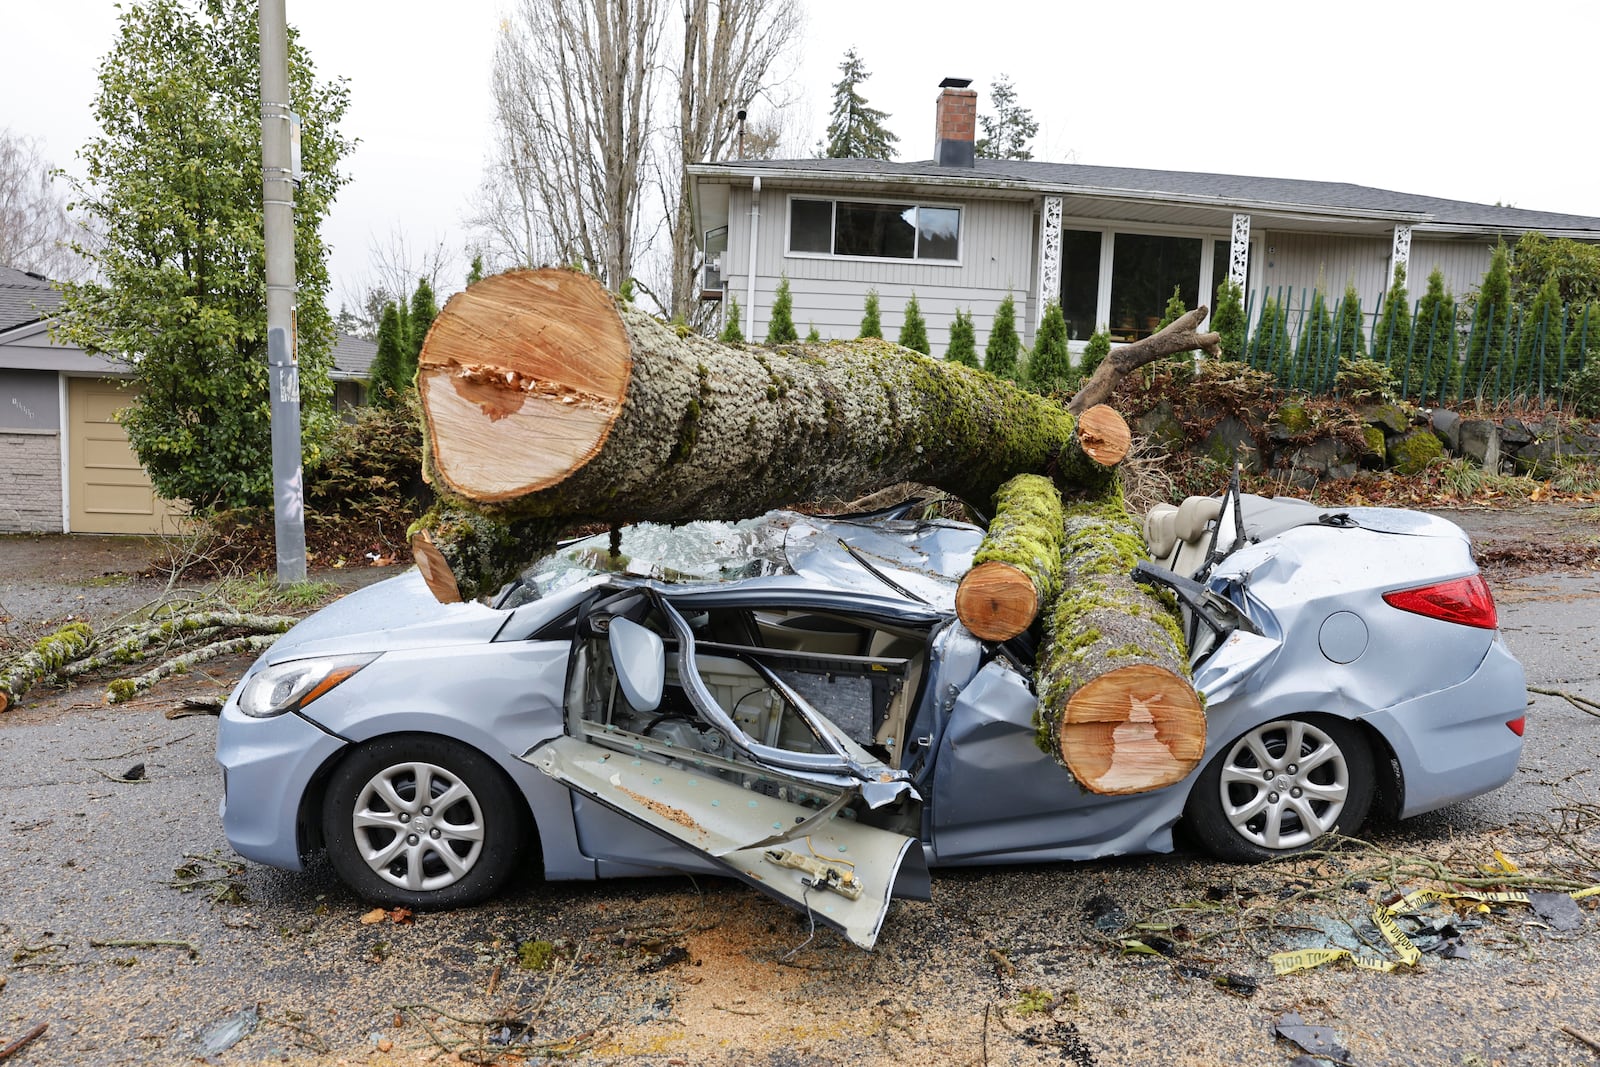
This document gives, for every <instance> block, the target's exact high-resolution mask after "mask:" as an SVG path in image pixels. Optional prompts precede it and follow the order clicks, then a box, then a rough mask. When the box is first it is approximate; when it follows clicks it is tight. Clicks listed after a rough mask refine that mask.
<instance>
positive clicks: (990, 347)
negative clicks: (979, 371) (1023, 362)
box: [983, 293, 1022, 381]
mask: <svg viewBox="0 0 1600 1067" xmlns="http://www.w3.org/2000/svg"><path fill="white" fill-rule="evenodd" d="M1021 354H1022V338H1020V337H1018V336H1017V305H1016V301H1014V300H1012V299H1011V294H1010V293H1007V294H1006V298H1005V299H1004V300H1002V301H1000V303H999V304H998V305H997V306H996V307H995V309H994V318H993V319H992V320H991V321H990V323H989V343H988V344H986V345H985V346H984V348H983V369H984V370H986V371H988V372H989V373H990V374H993V375H994V376H995V377H997V378H1009V379H1010V380H1012V381H1015V380H1016V378H1017V358H1018V357H1019V356H1020V355H1021Z"/></svg>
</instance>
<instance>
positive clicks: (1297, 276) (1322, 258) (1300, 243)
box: [1251, 230, 1416, 315]
mask: <svg viewBox="0 0 1600 1067" xmlns="http://www.w3.org/2000/svg"><path fill="white" fill-rule="evenodd" d="M1264 240H1265V245H1266V247H1262V245H1261V244H1260V243H1256V245H1255V247H1253V248H1252V249H1251V252H1252V253H1253V254H1254V255H1257V256H1260V257H1262V264H1261V266H1262V270H1261V273H1260V275H1259V276H1257V275H1256V273H1255V271H1253V270H1252V271H1251V275H1252V281H1254V280H1255V278H1256V277H1259V278H1260V281H1259V283H1258V284H1259V285H1260V286H1261V288H1262V289H1263V290H1264V291H1265V292H1266V295H1268V296H1276V295H1277V294H1278V288H1279V286H1282V287H1283V288H1284V292H1285V295H1287V294H1288V293H1290V292H1291V291H1292V292H1293V294H1294V298H1293V301H1292V303H1293V304H1294V306H1295V307H1299V306H1300V303H1301V298H1300V291H1301V290H1302V289H1304V290H1305V291H1306V293H1307V294H1308V296H1309V294H1310V291H1311V290H1312V289H1314V288H1317V287H1320V288H1321V289H1322V291H1323V293H1324V295H1326V297H1327V298H1328V302H1329V306H1330V308H1331V307H1332V305H1333V304H1334V303H1336V302H1337V301H1338V300H1340V299H1341V298H1342V297H1343V296H1344V289H1345V286H1346V285H1347V284H1351V283H1354V285H1355V287H1356V292H1357V293H1358V294H1359V295H1360V297H1361V306H1362V308H1363V309H1365V310H1366V312H1367V313H1368V314H1369V315H1370V314H1371V313H1372V309H1373V308H1375V307H1377V306H1378V298H1379V297H1380V296H1382V295H1383V292H1384V290H1386V289H1387V288H1389V254H1390V252H1391V251H1392V250H1393V238H1392V237H1390V236H1387V235H1385V236H1383V237H1343V236H1338V235H1335V234H1323V233H1294V232H1291V231H1288V230H1278V231H1276V232H1273V233H1269V234H1268V235H1266V237H1265V238H1264ZM1414 248H1415V246H1413V252H1412V255H1413V256H1415V255H1416V253H1415V250H1414ZM1269 249H1270V251H1269ZM1259 303H1260V300H1259V299H1258V300H1257V304H1259Z"/></svg>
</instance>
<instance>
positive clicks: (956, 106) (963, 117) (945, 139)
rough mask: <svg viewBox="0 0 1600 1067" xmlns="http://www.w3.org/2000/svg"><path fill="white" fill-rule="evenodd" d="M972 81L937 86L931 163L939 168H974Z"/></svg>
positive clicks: (974, 99) (950, 81)
mask: <svg viewBox="0 0 1600 1067" xmlns="http://www.w3.org/2000/svg"><path fill="white" fill-rule="evenodd" d="M971 84H972V79H971V78H946V79H945V80H944V81H942V82H940V83H939V89H940V92H939V100H938V103H936V104H935V105H934V111H933V161H934V162H935V163H937V164H939V165H940V166H941V167H970V166H972V165H973V162H972V161H973V158H974V149H973V142H974V140H976V138H977V134H978V93H977V90H975V89H969V88H967V86H969V85H971Z"/></svg>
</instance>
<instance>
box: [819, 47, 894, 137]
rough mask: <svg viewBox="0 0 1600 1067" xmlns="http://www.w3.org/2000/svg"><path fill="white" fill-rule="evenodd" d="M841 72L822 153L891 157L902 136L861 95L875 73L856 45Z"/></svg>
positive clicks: (848, 54)
mask: <svg viewBox="0 0 1600 1067" xmlns="http://www.w3.org/2000/svg"><path fill="white" fill-rule="evenodd" d="M839 71H840V75H841V77H840V78H839V81H838V82H836V83H835V84H834V86H833V107H832V110H831V111H830V112H829V119H828V131H827V136H828V145H827V148H826V149H825V150H824V151H823V155H824V156H825V157H826V158H828V159H892V158H893V157H894V146H895V143H896V142H897V141H898V140H899V138H898V137H896V136H895V135H894V134H893V133H890V132H889V129H888V127H886V126H885V125H884V122H885V120H887V119H888V117H889V115H888V113H887V112H884V111H879V110H878V109H877V108H875V107H869V106H867V101H866V99H865V98H864V97H863V96H862V95H861V91H860V87H861V83H862V82H864V81H866V80H867V79H868V78H870V77H872V75H871V73H869V72H868V71H867V67H866V64H865V63H863V62H862V61H861V57H860V56H858V55H856V50H855V49H854V48H852V49H850V50H849V51H848V52H846V53H845V54H844V60H843V62H841V63H840V64H839Z"/></svg>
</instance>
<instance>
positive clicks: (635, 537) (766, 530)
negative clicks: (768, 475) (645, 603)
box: [498, 511, 801, 608]
mask: <svg viewBox="0 0 1600 1067" xmlns="http://www.w3.org/2000/svg"><path fill="white" fill-rule="evenodd" d="M800 518H801V516H799V515H796V514H794V513H793V512H787V511H772V512H768V513H767V514H765V515H761V516H758V517H756V518H754V519H745V520H743V521H741V522H690V523H685V524H684V525H682V526H663V525H661V524H659V523H652V522H643V523H639V524H637V525H635V526H624V527H623V528H622V529H621V531H620V533H621V538H622V544H621V551H620V552H618V553H617V554H616V555H613V554H612V551H611V534H610V533H609V532H606V533H598V534H595V535H594V536H592V537H585V538H581V539H580V540H577V541H571V542H568V543H567V544H564V545H562V546H561V547H560V548H558V549H556V551H554V552H552V553H551V554H550V555H548V556H545V557H544V558H543V559H541V560H539V561H538V562H537V563H535V564H533V565H532V566H531V567H529V568H528V569H527V570H526V571H524V572H523V573H522V576H521V577H520V578H518V580H517V582H516V583H515V585H514V587H513V589H512V591H511V592H510V593H508V594H507V595H506V597H504V598H503V599H502V600H501V602H500V603H499V604H498V606H499V607H502V608H508V607H516V606H518V605H521V604H526V603H529V602H530V601H533V600H538V599H540V598H542V597H547V596H549V595H550V594H552V593H555V592H558V591H560V590H562V589H566V588H568V587H569V586H573V585H576V584H578V583H580V582H583V581H586V580H588V579H589V578H592V577H594V576H595V575H597V574H627V575H632V576H633V577H636V578H651V579H654V580H656V581H661V582H670V583H673V584H691V583H695V582H727V581H736V580H739V579H742V578H760V577H764V576H766V575H772V574H788V573H790V570H789V564H788V562H787V561H786V560H785V559H784V554H783V542H784V538H785V537H786V536H787V534H788V531H789V527H790V526H791V525H792V524H793V523H794V522H796V521H797V520H799V519H800Z"/></svg>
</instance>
